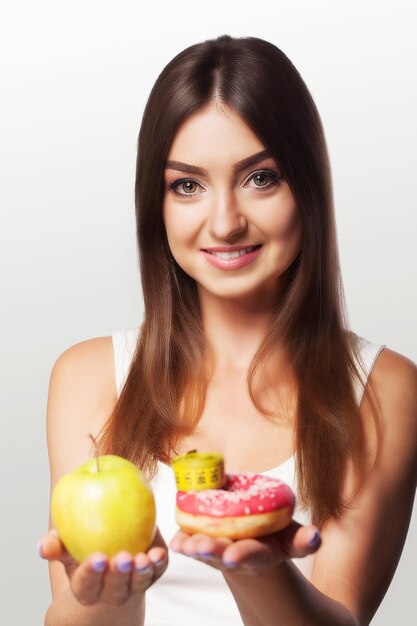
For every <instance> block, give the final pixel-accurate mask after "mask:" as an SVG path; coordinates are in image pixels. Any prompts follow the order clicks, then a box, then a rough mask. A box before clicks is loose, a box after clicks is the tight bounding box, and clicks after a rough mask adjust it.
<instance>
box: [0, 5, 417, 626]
mask: <svg viewBox="0 0 417 626" xmlns="http://www.w3.org/2000/svg"><path fill="white" fill-rule="evenodd" d="M1 13H2V15H1V18H0V22H1V26H0V47H1V48H0V64H1V75H0V76H1V77H0V80H1V84H0V88H1V100H0V102H1V120H0V124H1V126H0V130H1V142H0V150H1V163H0V165H1V188H0V202H1V204H0V206H1V229H0V238H1V239H0V254H1V263H0V268H1V269H0V271H1V291H2V306H1V315H2V323H1V331H2V340H1V348H2V352H3V357H2V359H1V368H2V371H1V383H2V404H1V406H2V417H1V428H2V454H1V462H2V471H1V479H2V493H3V494H4V496H5V497H3V505H4V506H3V514H2V520H1V530H2V533H1V541H2V559H3V567H2V568H1V576H2V577H4V584H2V585H1V588H2V589H3V591H6V593H5V594H4V599H3V601H2V618H4V619H3V621H4V623H7V624H8V625H9V626H13V625H19V626H21V625H22V624H31V625H32V624H33V625H35V624H41V623H43V614H44V612H45V610H46V608H47V606H48V604H49V602H50V591H49V581H48V574H47V564H46V562H45V561H41V560H40V559H39V557H38V556H37V553H36V547H35V546H36V540H37V539H38V538H39V537H40V536H41V535H42V534H43V533H44V532H46V530H47V520H48V500H49V469H48V458H47V449H46V439H45V409H46V400H47V391H48V380H49V374H50V371H51V368H52V365H53V363H54V361H55V360H56V358H57V357H58V355H59V354H60V353H61V352H62V351H63V350H64V349H66V348H67V347H69V346H70V345H72V344H74V343H77V342H79V341H82V340H84V339H87V338H90V337H94V336H99V335H110V334H112V333H114V332H115V331H116V330H118V329H122V328H129V327H132V326H135V325H137V324H138V323H139V321H140V319H141V315H142V301H141V293H140V281H139V275H138V263H137V254H136V247H135V246H136V243H135V234H134V229H135V224H134V206H133V185H134V168H135V149H136V140H137V134H138V131H139V126H140V121H141V116H142V112H143V109H144V106H145V103H146V99H147V97H148V95H149V91H150V89H151V87H152V85H153V83H154V81H155V80H156V78H157V76H158V74H159V72H160V71H161V70H162V68H163V67H164V66H165V65H166V63H168V61H169V60H170V59H171V58H172V57H173V56H174V55H175V54H177V53H178V52H179V51H180V50H182V49H184V48H185V47H187V46H188V45H191V44H193V43H196V42H198V41H202V40H203V39H207V38H211V37H214V36H218V35H220V34H224V33H228V34H231V35H233V36H257V37H261V38H263V39H267V40H269V41H271V42H272V43H274V44H275V45H277V46H278V47H280V48H281V49H282V50H283V51H284V52H285V53H286V54H287V55H288V56H289V58H290V59H291V60H292V61H293V62H294V64H295V65H296V67H297V68H298V69H299V71H300V72H301V75H302V76H303V78H304V80H305V81H306V83H307V85H308V87H309V89H310V91H311V93H312V95H313V97H314V99H315V101H316V103H317V106H318V109H319V111H320V113H321V117H322V120H323V124H324V127H325V131H326V137H327V141H328V146H329V151H330V157H331V163H332V171H333V182H334V190H335V204H336V218H337V225H338V237H339V246H340V254H341V261H342V270H343V277H344V283H345V290H346V296H347V302H348V307H349V315H350V320H351V325H352V327H353V329H354V330H355V332H357V333H358V334H360V335H362V336H364V337H366V338H368V339H370V340H371V341H374V342H377V343H385V344H387V345H388V346H389V347H390V348H392V349H394V350H396V351H398V352H400V353H402V354H404V355H406V356H408V357H409V358H411V359H412V360H414V361H417V336H416V333H415V328H414V321H415V318H416V310H417V307H416V304H417V301H416V300H417V299H416V291H415V287H413V285H415V282H416V271H415V262H416V251H415V248H416V235H415V226H416V215H417V202H416V199H417V192H416V187H415V165H416V161H415V149H416V135H417V130H416V119H415V111H416V110H417V102H416V100H417V97H416V94H417V90H416V84H415V77H416V65H417V60H416V52H417V45H416V39H415V37H414V35H415V32H416V30H417V19H416V18H417V11H416V4H415V3H413V2H411V1H410V2H406V1H404V0H396V1H395V3H394V1H393V0H392V1H391V2H384V1H383V0H379V1H377V0H372V1H366V0H362V1H359V0H356V1H353V2H343V3H342V2H335V1H333V2H331V1H325V0H323V1H311V2H308V1H307V0H304V1H295V0H291V1H287V2H283V1H279V0H273V1H267V0H264V1H263V2H262V3H257V4H250V3H245V2H244V1H243V0H239V1H231V0H229V1H228V2H224V1H221V2H219V1H218V0H211V2H210V3H208V2H206V3H197V2H195V1H182V2H181V1H179V2H175V3H170V4H167V5H165V4H163V3H162V2H154V3H152V4H149V5H146V4H142V6H140V3H139V2H138V1H136V2H133V1H123V0H122V1H118V2H106V1H104V0H100V1H99V0H90V1H88V0H84V1H81V0H75V1H73V2H71V3H68V2H65V3H64V2H59V0H58V1H57V0H55V1H54V2H53V1H46V0H38V2H30V1H28V0H27V1H19V0H15V2H14V3H13V5H12V4H11V3H10V4H9V5H7V4H6V3H4V4H3V7H2V12H1ZM394 417H395V416H393V418H394ZM389 515H390V513H389V512H387V523H389ZM416 542H417V528H416V519H415V515H414V517H413V520H412V523H411V527H410V533H409V536H408V539H407V542H406V545H405V549H404V552H403V556H402V559H401V561H400V564H399V566H398V569H397V572H396V574H395V577H394V580H393V582H392V584H391V587H390V589H389V591H388V593H387V595H386V597H385V599H384V601H383V603H382V605H381V608H380V609H379V611H378V613H377V614H376V616H375V618H374V620H373V622H372V624H373V626H392V624H393V623H401V624H402V625H404V626H405V625H408V624H412V623H415V622H414V619H415V617H414V616H413V614H412V610H413V600H414V598H413V594H414V593H415V585H414V584H413V583H412V581H411V576H412V572H413V565H414V563H412V556H413V553H414V554H415V552H416ZM399 616H401V617H399ZM225 626H227V625H225Z"/></svg>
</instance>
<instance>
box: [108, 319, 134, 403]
mask: <svg viewBox="0 0 417 626" xmlns="http://www.w3.org/2000/svg"><path fill="white" fill-rule="evenodd" d="M139 330H140V326H137V327H135V328H130V329H128V330H118V331H116V332H115V333H114V334H113V335H112V342H113V353H114V368H115V377H116V386H117V395H118V396H120V392H121V390H122V388H123V385H124V383H125V381H126V378H127V375H128V373H129V369H130V365H131V363H132V359H133V356H134V353H135V348H136V343H137V339H138V335H139Z"/></svg>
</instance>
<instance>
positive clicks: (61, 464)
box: [41, 337, 167, 626]
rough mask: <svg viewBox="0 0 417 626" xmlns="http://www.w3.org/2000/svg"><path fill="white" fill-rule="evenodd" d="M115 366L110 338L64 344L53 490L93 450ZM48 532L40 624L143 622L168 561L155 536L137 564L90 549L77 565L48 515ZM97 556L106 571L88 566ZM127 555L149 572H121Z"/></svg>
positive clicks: (53, 384) (108, 407) (52, 421)
mask: <svg viewBox="0 0 417 626" xmlns="http://www.w3.org/2000/svg"><path fill="white" fill-rule="evenodd" d="M113 367H114V366H113V348H112V342H111V338H110V337H101V338H97V339H91V340H89V341H85V342H82V343H80V344H77V345H75V346H73V347H72V348H69V349H68V350H66V351H65V352H64V353H63V354H62V355H61V356H60V357H59V358H58V360H57V362H56V363H55V365H54V367H53V369H52V373H51V378H50V385H49V393H48V408H47V443H48V454H49V463H50V474H51V493H52V490H53V488H54V486H55V484H56V482H57V481H58V480H59V478H60V477H61V476H63V475H64V474H66V473H67V472H69V471H71V470H73V469H75V468H76V467H78V466H79V465H81V463H84V462H85V461H87V460H88V459H89V458H91V457H92V455H93V451H92V450H91V440H90V439H89V437H88V433H93V434H94V435H96V434H97V433H98V432H99V430H100V428H101V427H102V425H103V424H104V422H105V420H106V419H107V417H108V416H109V415H110V413H111V411H112V409H113V407H114V404H115V402H116V401H117V392H116V388H115V381H114V371H113ZM49 529H50V532H49V534H48V535H46V536H45V537H43V539H42V542H41V556H42V557H43V558H45V559H47V560H48V564H49V574H50V581H51V591H52V603H51V604H50V606H49V608H48V610H47V612H46V615H45V625H46V626H75V625H77V626H95V625H97V626H98V625H100V626H113V625H114V624H118V625H120V626H142V624H143V622H144V613H145V591H146V589H147V588H148V587H149V586H150V585H151V584H152V583H153V582H154V581H155V580H156V579H157V578H159V576H160V575H161V574H162V573H163V571H164V570H165V568H166V565H167V553H166V549H165V543H164V541H163V539H162V537H161V535H160V533H159V532H158V533H157V534H156V536H155V540H154V543H153V546H152V547H151V548H150V550H149V551H148V553H147V554H144V553H141V554H140V555H136V558H135V559H134V561H133V557H132V555H130V554H129V553H128V552H125V551H123V552H120V553H118V554H117V555H115V556H114V557H113V558H112V559H107V557H106V555H105V554H101V553H94V554H92V555H89V557H88V558H87V559H85V561H84V562H83V563H81V564H78V563H76V562H75V561H74V559H73V558H72V557H71V556H70V555H69V554H68V552H67V551H66V550H65V547H64V546H63V544H62V543H61V541H60V540H59V537H58V535H57V533H56V531H55V529H53V528H52V519H51V515H50V514H49ZM95 558H97V559H99V560H104V562H105V569H104V571H101V572H95V571H94V570H93V568H92V562H93V560H94V559H95ZM161 559H162V561H161V563H159V564H158V565H154V563H155V562H156V561H160V560H161ZM126 560H129V561H130V562H131V563H132V565H134V564H136V565H137V566H139V567H142V568H143V567H144V566H150V569H148V571H146V572H145V573H144V572H143V571H142V572H139V571H136V569H133V571H131V572H125V573H122V572H120V571H119V570H118V568H117V564H118V562H119V561H126Z"/></svg>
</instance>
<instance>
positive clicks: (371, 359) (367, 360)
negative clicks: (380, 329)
mask: <svg viewBox="0 0 417 626" xmlns="http://www.w3.org/2000/svg"><path fill="white" fill-rule="evenodd" d="M350 334H351V338H352V339H353V341H354V343H355V345H354V346H353V356H354V360H355V364H356V365H357V367H358V371H359V375H360V379H361V381H362V384H361V382H360V381H358V379H357V377H356V376H355V377H354V378H353V386H354V391H355V396H356V401H357V404H358V406H359V405H360V403H361V401H362V397H363V394H364V391H365V386H366V384H367V382H368V379H369V376H370V375H371V372H372V370H373V367H374V365H375V362H376V359H377V357H378V355H379V354H380V352H381V351H382V350H383V349H384V348H386V345H385V344H379V343H374V342H372V341H368V340H367V339H364V338H363V337H360V336H359V335H356V334H355V333H350Z"/></svg>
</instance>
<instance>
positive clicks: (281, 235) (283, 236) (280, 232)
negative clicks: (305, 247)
mask: <svg viewBox="0 0 417 626" xmlns="http://www.w3.org/2000/svg"><path fill="white" fill-rule="evenodd" d="M268 215H269V220H268V221H267V222H266V223H265V229H266V230H267V232H269V233H271V237H272V238H273V239H274V240H275V241H276V242H278V243H283V244H284V243H285V244H287V245H288V244H289V243H290V244H293V246H295V247H297V248H299V247H300V245H301V241H302V221H301V215H300V212H299V210H298V208H297V206H296V204H295V201H294V200H293V199H291V201H288V202H285V203H282V204H281V206H280V207H278V209H277V207H276V206H275V208H274V210H273V211H270V212H268Z"/></svg>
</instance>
